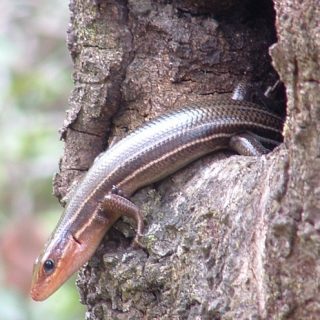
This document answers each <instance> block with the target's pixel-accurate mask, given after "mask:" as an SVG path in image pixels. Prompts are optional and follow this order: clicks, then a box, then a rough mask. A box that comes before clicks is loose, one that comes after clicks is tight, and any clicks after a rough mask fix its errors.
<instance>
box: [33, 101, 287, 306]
mask: <svg viewBox="0 0 320 320" xmlns="http://www.w3.org/2000/svg"><path fill="white" fill-rule="evenodd" d="M282 127H283V121H282V119H281V118H280V117H278V116H276V115H274V114H273V113H272V112H270V111H269V110H268V109H266V108H264V107H260V106H258V105H256V104H254V103H250V102H245V101H240V100H232V99H217V98H204V99H202V100H199V101H197V102H194V103H190V104H189V105H187V106H185V107H183V108H179V109H177V110H175V111H171V112H169V113H167V114H165V115H162V116H160V117H158V118H156V119H154V120H152V121H150V122H148V123H146V124H145V125H143V126H142V127H141V128H139V129H137V130H136V131H134V132H133V133H131V134H130V135H128V136H127V137H126V138H124V139H123V140H121V141H120V142H118V143H116V144H115V145H114V146H112V147H111V148H110V149H108V150H107V151H105V152H104V153H103V154H102V155H101V156H99V157H98V158H97V159H96V160H95V161H94V163H93V165H92V167H91V168H90V169H89V171H88V172H87V174H86V176H85V177H84V179H83V180H82V181H81V183H80V184H79V186H78V188H77V190H76V191H75V193H74V194H73V195H72V197H71V199H70V201H69V203H68V205H67V206H66V209H65V211H64V214H63V215H62V217H61V218H60V221H59V223H58V225H57V227H56V228H55V230H54V232H53V233H52V235H51V237H50V238H49V240H48V242H47V243H46V245H45V248H44V250H43V252H42V253H41V254H40V256H39V257H38V258H37V260H36V261H35V265H34V272H33V279H32V286H31V296H32V298H33V299H34V300H44V299H46V298H47V297H48V296H50V295H51V294H52V293H53V292H54V291H56V290H57V289H58V288H59V287H60V286H61V285H62V284H63V283H64V282H65V281H66V280H67V279H68V278H69V277H70V276H71V275H72V274H73V273H74V272H76V271H77V270H78V269H79V268H80V267H81V266H82V265H83V264H84V263H85V262H87V261H88V260H89V258H90V257H91V256H92V255H93V254H94V252H95V250H96V248H97V247H98V245H99V244H100V242H101V240H102V238H103V236H104V234H105V233H106V232H107V231H108V229H109V228H110V227H111V226H112V225H113V224H114V222H115V221H116V220H117V219H118V218H119V217H120V216H122V215H127V216H130V217H133V218H134V219H135V220H136V222H137V236H140V235H141V233H142V229H143V218H142V216H141V214H140V212H139V209H138V208H137V207H136V206H135V205H134V204H133V203H132V202H131V201H130V200H128V197H130V196H131V195H132V194H133V193H134V192H135V191H136V190H138V189H139V188H141V187H143V186H146V185H148V184H150V183H153V182H155V181H158V180H160V179H162V178H164V177H166V176H168V175H170V174H172V173H173V172H175V171H177V170H178V169H180V168H181V167H183V166H185V165H187V164H188V163H190V162H192V161H194V160H195V159H197V158H199V157H201V156H203V155H205V154H208V153H210V152H213V151H215V150H218V149H225V148H228V149H232V150H234V151H236V152H237V153H240V154H242V155H255V156H256V155H261V154H264V153H266V152H268V150H267V149H266V148H265V147H264V146H263V144H264V145H266V144H267V145H271V146H272V145H273V146H275V145H277V144H279V142H280V141H282Z"/></svg>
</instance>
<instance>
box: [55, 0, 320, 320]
mask: <svg viewBox="0 0 320 320" xmlns="http://www.w3.org/2000/svg"><path fill="white" fill-rule="evenodd" d="M274 6H275V11H276V12H274V9H273V3H272V2H271V1H269V0H265V1H262V0H261V1H237V0H229V1H214V0H211V1H201V0H199V1H191V0H190V1H179V0H172V1H156V0H139V1H133V0H129V1H124V0H108V1H107V0H106V1H89V0H87V1H84V0H82V1H80V0H73V1H71V3H70V10H71V25H70V30H69V37H68V45H69V49H70V52H71V55H72V58H73V61H74V67H75V72H74V80H75V88H74V90H73V94H72V96H71V98H70V110H69V112H68V114H67V118H66V121H65V124H64V127H63V129H62V137H63V139H64V140H65V153H64V156H63V158H62V159H61V163H60V173H59V174H57V175H56V177H55V181H54V188H55V189H54V190H55V194H56V196H57V197H58V198H59V199H65V198H64V197H65V196H66V195H67V191H68V190H69V189H70V188H71V184H72V183H73V182H75V181H77V180H78V179H79V178H80V177H81V176H82V175H83V174H84V172H85V171H86V170H87V169H88V168H89V167H90V165H91V164H92V162H93V160H94V158H95V157H96V156H97V155H98V154H99V153H100V152H101V151H103V150H105V149H106V148H107V146H108V144H109V143H111V142H113V141H116V140H118V139H120V138H121V137H123V136H125V135H126V134H127V131H131V130H132V129H134V128H136V127H138V126H139V125H141V124H142V123H143V122H144V121H146V120H148V119H150V118H153V117H154V116H156V115H158V114H161V113H163V112H164V111H166V110H168V109H171V108H175V107H176V106H177V105H180V104H182V103H184V102H186V101H188V100H192V99H196V98H197V97H198V96H200V95H209V94H226V95H229V94H230V93H231V91H232V89H233V88H234V87H235V85H236V83H237V82H239V81H240V80H243V79H249V81H251V82H252V83H253V84H254V86H255V88H256V89H257V90H260V91H261V90H263V89H265V88H266V87H267V86H268V85H271V84H273V83H274V81H275V80H276V79H277V73H276V72H275V71H274V69H273V68H272V65H271V58H270V57H269V55H268V48H269V46H270V45H272V44H273V43H275V42H276V41H277V43H276V44H274V45H273V46H272V49H271V54H272V57H273V64H274V66H275V67H276V69H277V70H278V72H279V74H280V77H281V80H282V81H283V82H284V84H285V87H286V94H287V110H286V111H287V120H286V124H285V128H284V137H285V141H284V143H283V144H282V145H281V146H280V147H278V148H276V150H274V151H273V152H272V153H270V154H268V155H266V156H262V157H242V156H230V155H228V157H226V155H227V154H225V153H224V154H222V153H219V154H216V155H210V156H207V157H205V158H203V159H201V160H199V161H197V162H195V163H193V164H192V165H190V166H188V167H187V168H185V169H183V170H180V171H179V172H178V173H176V174H174V175H173V176H171V177H169V178H167V179H165V180H163V181H162V182H160V183H158V184H156V185H153V186H150V187H148V188H145V189H143V190H141V191H139V192H137V193H136V195H135V196H134V197H133V198H132V200H133V202H135V203H136V204H137V205H138V206H140V208H142V211H143V213H144V217H145V224H146V230H145V236H144V239H143V241H144V243H145V245H146V248H145V249H138V250H134V249H132V248H131V247H130V242H131V239H132V236H133V235H134V227H132V226H131V224H130V222H128V221H127V220H125V219H123V220H120V221H119V222H118V223H117V224H116V225H115V226H114V228H112V230H111V231H110V232H109V233H108V235H107V236H106V237H105V239H104V241H103V243H102V244H101V246H100V248H99V249H98V251H97V252H96V254H95V256H94V257H93V258H92V259H91V260H90V262H89V263H88V264H87V265H86V266H85V267H84V268H82V270H81V271H80V275H79V277H78V281H77V284H78V287H79V290H80V295H81V301H82V303H84V304H86V305H87V308H88V312H87V314H86V318H87V319H90V320H96V319H319V318H320V297H319V286H320V268H319V267H318V265H319V253H320V233H319V230H320V220H319V217H320V215H319V210H320V183H319V181H320V180H319V179H320V177H319V176H320V170H319V169H320V141H319V138H318V137H319V133H320V95H319V81H320V75H319V72H320V71H319V70H320V65H319V54H320V50H319V49H320V37H319V35H320V27H319V26H320V23H319V17H320V9H319V5H318V4H317V0H305V1H299V0H283V1H280V0H275V3H274ZM275 16H276V21H275ZM276 36H277V38H278V39H277V38H276ZM278 99H281V93H280V97H278ZM221 158H223V159H222V160H221ZM66 198H67V197H66Z"/></svg>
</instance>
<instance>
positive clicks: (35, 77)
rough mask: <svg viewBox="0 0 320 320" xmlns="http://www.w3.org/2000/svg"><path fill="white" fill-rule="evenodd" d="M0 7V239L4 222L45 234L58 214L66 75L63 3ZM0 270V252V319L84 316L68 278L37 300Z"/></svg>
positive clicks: (22, 1)
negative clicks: (56, 178) (31, 225)
mask: <svg viewBox="0 0 320 320" xmlns="http://www.w3.org/2000/svg"><path fill="white" fill-rule="evenodd" d="M0 10H1V13H0V16H1V19H0V88H1V90H0V241H1V234H3V233H4V232H5V230H6V229H7V228H8V225H9V224H10V223H11V222H12V221H13V220H19V219H20V218H21V217H22V216H24V217H27V219H37V220H38V221H40V223H41V229H43V232H44V233H45V234H46V235H49V233H50V231H51V230H52V229H53V228H54V226H55V224H56V222H57V220H58V219H59V216H60V214H61V212H62V210H61V207H60V205H59V204H58V201H57V199H55V198H54V197H53V196H52V176H53V174H54V172H55V171H57V169H58V160H59V157H60V156H61V154H62V151H63V144H62V143H61V142H60V141H59V134H58V129H59V127H61V126H62V123H63V118H64V112H65V110H66V108H67V101H68V96H69V94H70V91H71V88H72V80H71V73H72V70H71V60H70V57H69V53H68V51H67V49H66V42H65V38H66V29H67V25H68V15H69V12H68V2H67V0H59V1H49V0H45V1H40V0H33V1H32V0H29V1H28V0H14V1H3V2H2V3H1V4H0ZM21 263H23V261H22V262H21ZM4 272H5V270H4V268H3V263H2V258H1V253H0V319H1V320H31V319H32V320H38V319H46V320H51V319H52V320H56V319H59V320H64V319H67V320H72V319H83V318H84V308H83V306H81V305H80V303H79V297H78V294H77V292H76V289H75V285H74V279H73V281H70V282H69V283H68V284H66V285H65V286H63V288H62V289H61V290H59V291H58V292H57V293H56V294H54V295H53V296H52V297H51V298H49V299H48V300H46V301H45V302H41V303H36V302H33V301H31V299H30V298H29V297H27V296H26V295H25V294H23V293H21V292H19V290H17V289H16V288H10V287H7V286H6V284H5V283H4V281H3V280H4V278H5V274H4ZM30 280H31V275H30Z"/></svg>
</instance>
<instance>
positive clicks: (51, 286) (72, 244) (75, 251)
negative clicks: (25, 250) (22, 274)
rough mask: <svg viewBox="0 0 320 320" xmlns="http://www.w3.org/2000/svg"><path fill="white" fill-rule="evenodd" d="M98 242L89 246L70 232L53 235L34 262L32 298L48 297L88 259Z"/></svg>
mask: <svg viewBox="0 0 320 320" xmlns="http://www.w3.org/2000/svg"><path fill="white" fill-rule="evenodd" d="M98 244H99V242H98V243H97V244H96V245H95V246H93V247H91V248H90V246H88V243H86V242H83V243H81V242H79V241H77V240H76V239H75V238H74V237H73V236H72V235H71V233H66V234H65V235H64V236H62V235H61V234H60V235H59V236H58V237H57V236H56V237H55V236H54V235H53V236H52V237H51V238H50V239H49V241H48V243H47V245H46V246H45V248H44V250H43V252H42V253H41V254H40V256H39V257H38V258H37V259H36V261H35V264H34V268H33V277H32V284H31V297H32V299H33V300H36V301H42V300H45V299H46V298H48V297H49V296H50V295H51V294H52V293H54V292H55V291H56V290H57V289H58V288H59V287H60V286H61V285H62V284H63V283H64V282H65V281H66V280H68V279H69V278H70V277H71V275H72V274H73V273H75V272H76V271H77V270H78V269H79V268H80V267H81V266H82V265H83V264H84V263H86V262H87V261H88V259H89V258H90V257H91V255H92V254H93V253H94V251H95V249H96V247H97V246H98Z"/></svg>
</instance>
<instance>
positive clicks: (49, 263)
mask: <svg viewBox="0 0 320 320" xmlns="http://www.w3.org/2000/svg"><path fill="white" fill-rule="evenodd" d="M43 269H44V271H45V273H47V274H50V273H51V272H52V271H53V269H54V262H53V260H52V259H48V260H46V261H45V262H44V264H43Z"/></svg>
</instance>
